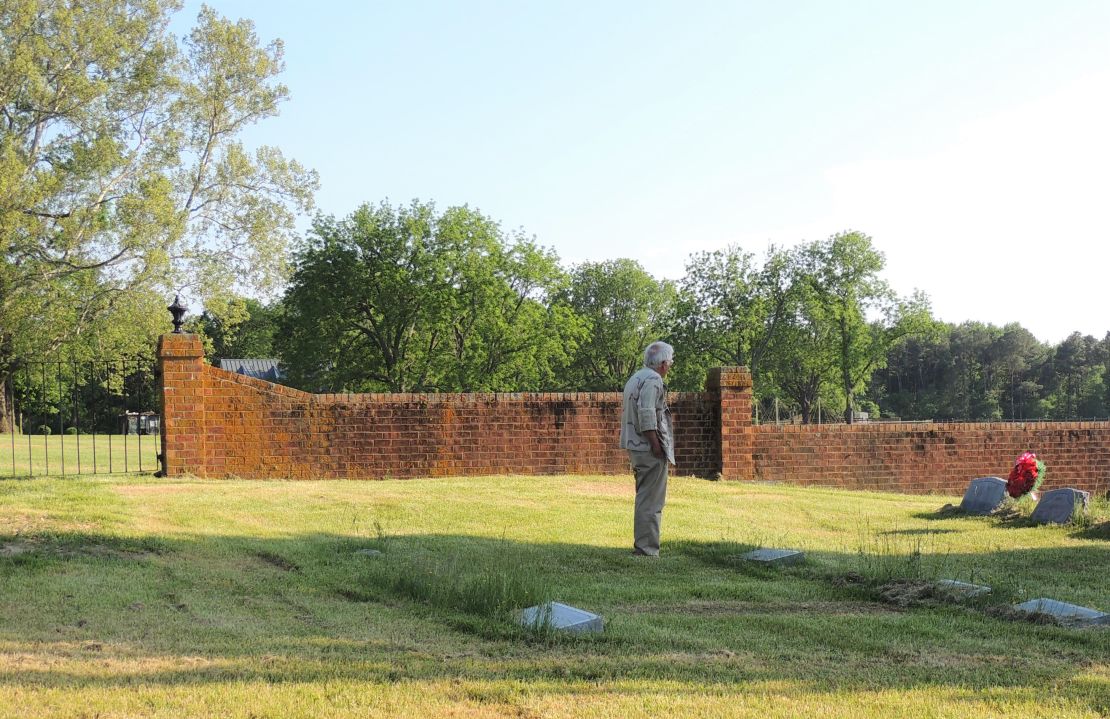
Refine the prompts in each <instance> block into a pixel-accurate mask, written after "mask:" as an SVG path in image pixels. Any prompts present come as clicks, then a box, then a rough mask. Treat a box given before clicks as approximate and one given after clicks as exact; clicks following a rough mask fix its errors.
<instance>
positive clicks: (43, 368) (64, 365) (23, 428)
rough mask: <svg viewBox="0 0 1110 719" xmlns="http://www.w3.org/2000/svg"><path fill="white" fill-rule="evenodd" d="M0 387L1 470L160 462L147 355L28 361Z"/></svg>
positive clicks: (24, 472) (101, 469) (112, 468)
mask: <svg viewBox="0 0 1110 719" xmlns="http://www.w3.org/2000/svg"><path fill="white" fill-rule="evenodd" d="M2 386H3V387H4V389H5V390H6V392H4V397H3V398H2V399H3V406H2V407H0V431H3V434H0V475H8V476H16V477H24V476H37V475H60V476H69V475H79V474H120V473H131V472H153V471H155V470H157V469H158V468H159V463H158V456H157V455H158V453H159V452H160V451H161V449H160V422H161V417H159V415H158V407H159V398H158V389H159V388H158V383H157V382H156V381H155V364H154V362H153V361H152V360H126V361H124V360H116V361H110V362H76V361H69V362H66V361H52V362H29V363H26V364H24V365H22V366H20V367H19V368H18V369H16V370H15V371H14V372H13V373H12V374H11V375H10V376H8V377H7V378H5V381H4V383H3V385H2Z"/></svg>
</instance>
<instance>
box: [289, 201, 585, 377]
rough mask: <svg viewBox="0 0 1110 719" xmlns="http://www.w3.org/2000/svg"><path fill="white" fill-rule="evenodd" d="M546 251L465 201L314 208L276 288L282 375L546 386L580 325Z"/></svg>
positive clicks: (559, 369)
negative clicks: (341, 212)
mask: <svg viewBox="0 0 1110 719" xmlns="http://www.w3.org/2000/svg"><path fill="white" fill-rule="evenodd" d="M564 283H565V276H564V273H563V272H562V270H561V269H560V267H559V263H558V258H557V257H556V256H555V255H554V254H553V253H551V252H550V251H548V250H545V249H543V248H541V247H538V246H537V245H536V244H535V243H534V242H533V241H532V240H531V239H529V238H527V237H525V236H523V235H522V234H520V233H516V234H511V235H506V234H504V233H503V232H502V231H501V229H500V227H499V226H498V224H497V223H496V222H494V221H493V220H491V219H489V218H488V217H485V216H484V215H482V214H481V213H479V212H476V211H475V210H472V209H469V208H467V207H452V208H449V209H447V210H446V211H445V212H443V213H439V212H437V211H436V208H435V206H434V205H433V204H432V203H421V202H416V201H414V202H413V203H412V204H411V205H409V206H408V207H391V206H390V205H388V204H387V203H384V202H383V203H382V204H380V205H378V206H370V205H363V206H362V207H360V208H359V209H358V210H357V211H355V212H354V213H353V214H352V215H351V216H349V217H347V218H346V219H343V220H336V219H335V218H332V217H323V216H321V217H318V218H317V219H316V221H315V223H314V225H313V229H312V236H311V238H310V241H309V243H308V245H307V247H306V248H305V249H304V251H302V252H301V253H300V254H299V255H298V256H297V258H296V271H295V272H294V274H293V280H292V283H291V285H290V287H289V289H288V291H287V293H286V295H285V307H286V315H285V319H284V321H283V331H282V340H281V342H280V347H279V349H280V350H281V355H282V358H283V359H284V361H285V363H286V366H287V369H288V371H289V373H290V378H291V379H292V381H293V382H295V383H297V384H299V385H301V386H304V387H307V388H312V389H318V388H331V389H336V390H338V389H345V390H351V391H366V390H387V391H394V392H411V391H436V390H438V391H484V390H526V389H544V388H551V387H552V386H554V385H556V384H558V383H559V382H560V380H559V377H560V376H561V375H562V374H563V372H562V367H563V366H565V365H566V364H567V363H568V362H569V360H570V356H571V354H572V353H573V352H574V350H575V348H576V346H577V343H578V341H579V340H580V338H581V337H582V335H583V325H582V323H581V322H579V321H578V320H577V318H576V317H575V316H574V314H573V312H571V311H570V309H569V308H568V307H566V306H565V305H563V304H561V303H559V302H557V301H554V300H553V298H554V296H555V294H556V293H557V292H559V290H560V289H561V288H562V286H563V284H564Z"/></svg>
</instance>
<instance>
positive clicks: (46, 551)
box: [0, 532, 1110, 712]
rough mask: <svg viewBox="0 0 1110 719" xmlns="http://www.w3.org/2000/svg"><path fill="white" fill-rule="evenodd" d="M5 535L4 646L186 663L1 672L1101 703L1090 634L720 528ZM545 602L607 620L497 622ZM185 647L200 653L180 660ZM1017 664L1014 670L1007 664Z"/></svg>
mask: <svg viewBox="0 0 1110 719" xmlns="http://www.w3.org/2000/svg"><path fill="white" fill-rule="evenodd" d="M16 544H19V545H20V546H21V547H23V548H24V549H23V550H21V551H20V552H18V553H17V554H12V555H10V556H3V555H0V578H2V579H3V582H2V583H0V603H4V604H7V603H9V602H12V601H15V600H16V599H17V598H18V597H36V598H38V599H35V600H33V601H34V602H35V606H34V611H33V612H32V613H31V614H29V615H28V614H23V615H18V616H17V615H16V614H14V613H13V614H10V615H7V616H3V617H0V640H2V641H4V642H6V643H7V644H8V645H9V646H11V645H13V644H14V645H22V644H23V643H25V642H31V643H33V646H35V647H37V648H36V649H34V650H33V651H47V652H49V647H50V646H51V644H52V643H53V642H62V645H61V646H60V647H59V651H62V652H66V653H68V656H70V657H71V659H72V658H73V657H78V658H84V659H86V660H88V661H94V662H95V661H96V660H97V658H98V655H99V654H100V653H101V652H103V651H104V647H105V646H106V645H107V646H110V645H119V646H120V647H123V648H124V649H123V651H124V652H125V653H128V654H129V655H131V656H135V655H138V658H139V659H140V660H141V659H142V657H143V656H144V655H146V656H148V657H149V658H150V659H151V660H155V659H159V660H161V659H164V658H165V657H167V656H169V657H171V658H172V657H175V656H176V657H179V658H180V659H181V660H182V661H181V668H171V669H163V670H150V669H148V668H144V667H142V666H141V664H142V661H139V662H138V664H139V665H140V666H137V667H136V668H135V669H133V670H126V669H119V670H113V672H111V673H110V674H103V673H93V672H87V671H82V670H81V669H80V667H78V668H77V669H73V670H69V669H66V668H59V667H64V666H65V662H61V663H57V665H56V666H52V667H51V668H48V669H41V668H22V667H20V666H18V665H15V664H12V663H10V662H8V663H4V664H3V665H0V666H4V667H5V668H4V669H2V670H0V686H17V685H18V686H24V687H28V686H29V687H87V686H104V687H119V688H121V689H127V688H129V687H131V686H132V685H134V684H144V685H150V684H154V685H187V684H197V683H224V682H228V681H236V682H243V681H246V682H249V681H265V682H268V683H281V682H311V681H327V680H332V679H352V680H364V681H369V682H380V683H390V682H396V681H401V680H416V681H420V680H440V679H443V678H444V677H457V678H462V679H467V680H512V681H535V680H544V681H547V682H549V683H551V684H552V685H554V686H555V689H553V691H555V692H559V691H562V690H561V689H560V688H559V685H560V683H566V685H567V686H566V688H565V691H567V692H568V693H572V689H571V687H570V684H571V683H573V682H576V681H598V680H608V679H614V680H615V679H621V680H628V679H645V680H651V681H670V682H679V683H682V682H686V683H689V684H690V686H689V688H688V689H685V690H684V689H682V688H674V689H671V690H668V691H670V692H672V693H677V694H681V693H682V692H683V691H689V692H690V693H691V694H693V693H702V692H704V691H706V687H722V688H726V687H727V688H730V690H732V689H735V685H736V683H737V682H746V681H761V680H767V681H782V680H788V681H790V682H793V683H794V685H795V686H797V687H808V688H811V689H812V690H814V691H827V690H829V689H830V688H835V689H836V690H837V691H844V690H853V689H858V690H861V691H864V690H865V691H874V690H876V689H896V690H904V689H910V688H915V687H928V686H944V687H952V688H963V687H972V688H977V689H990V688H996V687H1012V688H1023V690H1024V689H1025V688H1028V689H1030V690H1032V689H1037V688H1039V687H1043V686H1046V685H1049V684H1060V683H1062V684H1061V686H1064V687H1065V689H1062V690H1061V691H1063V692H1064V693H1067V694H1068V695H1070V696H1072V697H1073V698H1078V699H1077V700H1079V701H1086V702H1088V705H1089V706H1090V708H1091V709H1092V711H1096V712H1097V711H1100V710H1101V709H1102V708H1104V706H1103V705H1102V704H1100V703H1099V702H1100V701H1101V700H1100V699H1098V696H1099V694H1098V693H1097V692H1091V693H1090V694H1089V695H1087V694H1084V693H1083V691H1082V690H1081V689H1080V688H1076V689H1074V691H1071V692H1068V691H1067V690H1066V686H1067V682H1070V681H1072V680H1073V679H1074V678H1075V677H1076V676H1077V675H1078V674H1080V673H1081V672H1082V671H1083V670H1082V669H1081V667H1083V666H1086V665H1089V664H1091V663H1094V664H1096V665H1097V664H1100V663H1104V662H1106V661H1107V660H1108V658H1110V643H1108V639H1107V637H1108V636H1110V635H1108V634H1107V633H1106V632H1078V631H1074V630H1066V629H1063V628H1059V627H1051V626H1048V627H1034V626H1031V625H1023V624H1018V623H1013V622H1002V621H1000V620H998V619H995V618H991V617H989V616H987V615H985V614H983V613H981V612H978V611H976V610H974V609H968V608H965V607H961V606H940V607H935V606H934V607H910V608H905V607H892V606H891V605H889V604H885V603H883V602H882V601H881V600H880V599H878V598H875V597H874V590H873V585H874V584H875V581H873V578H869V577H866V576H860V575H858V574H857V575H856V576H860V578H861V581H858V582H852V581H847V580H846V581H843V582H838V581H836V579H837V577H842V578H843V577H850V574H851V571H850V570H851V568H853V567H857V566H859V565H858V562H857V559H858V558H857V557H855V556H854V555H850V554H843V553H837V552H814V553H813V556H814V559H812V560H810V562H809V563H807V564H803V565H799V566H794V567H789V568H786V569H784V570H776V569H773V568H766V567H761V566H757V565H752V564H751V563H747V562H743V561H742V560H740V559H739V557H740V555H742V554H743V553H744V552H746V551H749V550H750V549H752V548H754V547H753V546H750V545H745V544H740V543H735V542H696V541H683V542H670V543H668V544H666V545H665V546H664V552H665V553H664V557H663V558H662V559H659V560H645V559H642V558H634V557H631V556H629V554H628V552H627V550H625V549H617V548H612V547H600V546H594V545H588V544H567V543H540V544H534V543H523V542H515V541H511V540H505V539H501V540H498V539H488V538H483V537H473V536H463V535H452V534H443V535H396V536H384V535H382V536H378V537H352V536H342V535H332V534H309V535H299V536H295V537H284V538H271V539H258V538H253V537H241V536H227V535H224V536H204V537H199V536H198V537H185V538H181V537H174V538H158V537H148V538H140V539H130V538H121V537H117V536H113V535H110V534H98V533H95V532H82V533H73V534H64V533H63V534H57V533H51V534H19V535H0V547H5V546H9V547H10V546H14V545H16ZM366 550H373V551H375V552H380V554H374V553H373V552H370V553H367V552H366ZM945 559H949V557H946V558H945ZM958 559H961V560H966V561H975V560H977V559H979V557H971V556H970V555H968V556H963V557H959V558H958ZM106 560H107V561H106ZM990 561H991V562H992V563H994V564H995V565H997V566H999V567H1002V568H1004V569H1009V568H1012V571H1014V572H1015V573H1025V575H1027V576H1030V575H1037V574H1038V573H1042V574H1044V575H1045V576H1051V577H1052V578H1053V579H1054V580H1055V581H1058V582H1059V583H1060V584H1061V585H1062V586H1068V585H1070V584H1071V583H1072V582H1092V581H1101V578H1102V577H1105V576H1106V575H1107V573H1108V572H1110V552H1106V551H1105V550H1104V549H1103V548H1100V547H1078V548H1076V547H1069V548H1061V549H1059V550H1056V549H1053V550H1024V551H1008V550H1007V551H999V552H994V553H991V555H990ZM136 596H138V597H140V598H141V601H137V600H136V599H135V597H136ZM59 597H64V598H65V599H64V600H61V599H59ZM547 599H555V600H557V601H563V602H566V603H569V604H574V605H576V606H581V607H583V608H586V609H589V610H591V611H595V612H597V613H599V614H602V616H604V617H605V618H606V621H607V622H608V628H607V631H606V632H605V633H604V634H602V635H598V636H593V637H561V636H553V635H550V634H544V635H540V636H537V635H535V634H529V633H527V632H524V631H523V630H522V629H521V627H519V626H518V625H517V624H516V623H515V622H514V621H513V619H512V617H513V616H514V614H515V612H516V611H519V609H520V608H522V607H523V606H525V605H526V604H527V603H532V602H539V601H544V600H547ZM28 617H30V620H29V619H28ZM371 620H373V621H371ZM368 623H369V624H372V626H373V627H375V628H373V629H368V626H367V625H368ZM140 637H141V638H140ZM460 647H462V651H460ZM20 651H24V652H26V651H28V650H26V649H23V650H20ZM1030 655H1033V656H1037V657H1040V658H1041V659H1039V660H1038V661H1037V662H1034V663H1032V664H1031V663H1029V662H1028V661H1027V660H1026V658H1027V657H1028V656H1030ZM197 656H201V657H206V658H209V659H211V660H212V662H211V664H212V665H211V666H204V665H203V664H204V663H203V662H201V663H200V664H199V665H198V664H197V663H196V662H193V663H191V664H190V663H189V662H186V661H185V658H186V657H190V658H195V657H197ZM891 657H897V658H898V659H897V661H896V662H895V661H893V660H892V659H891ZM940 658H942V659H943V661H940ZM1015 662H1017V663H1020V664H1021V666H1022V667H1023V670H1022V671H1021V672H1013V671H1009V669H1008V667H1009V666H1010V665H1011V664H1013V663H1015ZM877 666H882V667H885V668H886V669H884V670H883V671H876V669H875V668H876V667H877ZM649 690H651V689H650V688H649V687H645V688H644V689H643V691H645V692H647V691H649ZM622 691H629V692H635V691H638V690H636V689H634V688H633V689H627V690H623V689H622ZM651 691H653V690H651ZM1084 697H1086V698H1084Z"/></svg>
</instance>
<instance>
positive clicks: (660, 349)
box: [644, 342, 674, 369]
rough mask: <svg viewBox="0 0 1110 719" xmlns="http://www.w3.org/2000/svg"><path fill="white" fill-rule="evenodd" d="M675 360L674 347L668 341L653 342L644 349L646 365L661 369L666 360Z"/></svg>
mask: <svg viewBox="0 0 1110 719" xmlns="http://www.w3.org/2000/svg"><path fill="white" fill-rule="evenodd" d="M673 361H674V347H671V346H670V345H669V344H667V343H666V342H652V343H651V344H649V345H648V346H647V349H646V350H644V367H650V368H652V369H659V368H660V367H662V366H663V363H664V362H673Z"/></svg>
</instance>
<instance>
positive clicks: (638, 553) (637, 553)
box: [632, 549, 659, 559]
mask: <svg viewBox="0 0 1110 719" xmlns="http://www.w3.org/2000/svg"><path fill="white" fill-rule="evenodd" d="M632 556H633V557H653V558H655V559H659V555H658V554H648V553H647V552H645V551H644V550H642V549H633V550H632Z"/></svg>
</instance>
